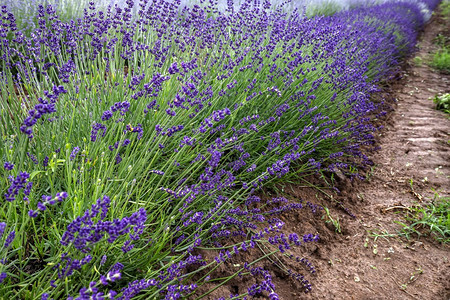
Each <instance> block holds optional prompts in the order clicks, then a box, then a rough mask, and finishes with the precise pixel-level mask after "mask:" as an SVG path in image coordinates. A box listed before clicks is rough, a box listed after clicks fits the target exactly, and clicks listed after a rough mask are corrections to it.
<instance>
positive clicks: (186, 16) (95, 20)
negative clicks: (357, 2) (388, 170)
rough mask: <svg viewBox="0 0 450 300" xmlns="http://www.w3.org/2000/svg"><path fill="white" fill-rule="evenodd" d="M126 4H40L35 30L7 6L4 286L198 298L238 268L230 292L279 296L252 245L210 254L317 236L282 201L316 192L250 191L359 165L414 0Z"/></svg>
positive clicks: (0, 46)
mask: <svg viewBox="0 0 450 300" xmlns="http://www.w3.org/2000/svg"><path fill="white" fill-rule="evenodd" d="M438 2H439V1H432V0H430V1H428V2H427V3H426V5H427V6H428V8H429V9H430V10H432V9H433V8H434V7H435V6H436V5H437V3H438ZM127 5H128V6H127V7H126V8H124V9H121V8H120V7H118V6H116V7H109V8H108V9H107V10H106V11H100V10H97V9H96V8H95V5H94V3H93V2H92V3H90V5H89V7H88V8H87V9H86V10H85V13H84V16H83V18H81V19H77V20H74V21H70V22H62V21H61V20H60V19H59V17H58V15H57V14H56V12H55V10H54V9H53V8H52V7H51V6H47V7H42V6H40V7H39V8H38V15H37V16H36V18H37V24H38V25H39V27H38V28H37V29H36V30H35V31H34V32H32V34H31V36H30V37H26V36H25V35H24V34H23V33H22V32H20V31H19V30H17V28H16V25H15V21H16V20H15V17H14V15H13V14H11V13H9V12H8V10H7V8H6V7H2V8H1V9H2V11H1V13H2V19H1V22H2V23H1V28H0V38H1V41H0V55H1V62H0V67H1V68H0V96H1V102H0V104H1V107H0V108H1V112H0V124H1V125H0V130H1V134H2V146H1V147H0V157H1V159H2V161H3V168H2V169H1V171H0V172H1V177H0V190H1V192H2V195H3V197H2V200H3V201H2V202H1V204H0V205H1V207H2V209H1V210H0V237H1V240H0V245H2V248H0V249H1V252H0V256H1V257H0V259H1V261H0V273H1V275H0V282H1V285H0V294H1V295H2V296H3V297H7V298H8V297H17V298H25V299H35V298H39V297H42V298H43V299H47V298H48V297H51V298H54V299H59V298H65V297H67V298H69V297H71V296H72V297H75V298H77V297H78V298H80V299H89V298H90V297H92V298H99V299H101V298H102V297H105V298H111V299H112V298H115V299H130V298H133V297H136V298H144V299H153V298H166V299H178V298H180V297H196V298H199V297H202V295H201V293H205V294H203V296H206V294H207V293H208V291H206V292H205V290H202V288H201V286H202V285H203V284H205V283H209V282H215V283H217V286H220V285H221V284H225V283H226V282H227V281H228V280H229V278H231V277H233V276H245V275H248V276H255V278H257V279H258V281H257V282H258V283H256V284H254V285H252V286H250V287H249V288H248V291H246V292H245V293H241V294H240V295H232V296H231V297H235V298H239V297H241V298H242V297H245V296H248V295H250V296H253V295H256V294H265V295H270V297H271V299H276V298H277V294H276V287H275V285H274V284H273V282H272V281H271V277H270V274H269V273H268V272H267V271H266V270H264V269H262V268H260V267H259V266H258V264H257V263H258V261H260V259H257V260H256V261H248V262H245V261H242V262H241V264H238V266H240V267H239V268H238V269H237V270H236V272H234V271H233V272H234V273H233V272H232V273H233V274H230V277H227V278H221V279H218V278H214V274H215V273H214V270H215V269H216V268H217V267H218V266H220V265H222V264H227V263H228V261H230V259H233V260H234V261H239V259H240V258H241V259H244V257H245V253H246V252H247V251H252V248H255V247H256V248H259V250H258V251H262V253H264V254H262V255H261V258H265V257H268V256H272V255H287V256H289V255H290V248H291V247H294V246H300V245H302V244H304V243H306V242H313V241H316V240H317V239H318V236H315V235H312V234H308V233H302V235H301V236H298V235H297V234H295V233H292V234H289V235H288V234H285V233H283V229H282V227H283V225H284V224H283V222H282V221H281V220H280V219H279V218H278V217H277V216H278V215H279V214H280V213H282V212H284V211H289V210H297V209H301V208H303V207H304V206H307V207H309V208H310V209H312V210H313V211H315V210H316V209H317V207H315V206H314V205H312V204H310V203H302V202H301V200H297V203H293V202H292V201H289V202H288V200H287V199H285V198H283V197H277V198H273V199H261V198H260V197H259V196H261V195H260V192H259V191H260V189H261V188H262V187H264V186H268V185H270V184H273V183H276V182H277V181H280V180H287V179H289V178H295V179H296V180H299V179H301V178H304V177H305V176H307V175H310V174H313V173H316V172H322V171H324V170H327V171H331V172H335V171H337V170H340V171H342V172H344V173H346V174H348V175H349V176H359V175H358V174H357V170H358V169H361V168H364V166H365V165H367V164H370V160H368V159H367V157H366V156H365V155H364V153H363V151H362V149H366V150H370V149H371V148H373V147H374V146H373V142H374V139H373V133H374V132H375V131H376V130H377V128H376V127H374V126H373V125H372V124H371V118H373V117H379V115H381V114H383V112H382V111H381V110H380V105H381V104H380V103H374V102H372V101H371V100H370V96H371V94H372V93H374V92H376V91H377V90H378V88H377V84H379V83H380V82H381V81H384V80H386V78H389V76H391V75H393V74H394V72H395V67H396V65H397V64H398V60H399V59H401V57H402V56H403V55H405V54H407V53H409V52H410V51H411V50H412V49H413V47H414V43H415V38H416V34H417V30H418V29H419V28H420V27H421V26H422V25H423V15H422V14H421V12H420V7H419V6H418V5H417V4H415V3H406V2H395V3H385V4H382V5H379V6H374V7H369V8H360V9H357V10H350V11H347V12H342V13H339V14H337V15H334V16H332V17H326V18H325V17H318V18H312V19H308V18H306V17H305V16H304V15H302V13H299V12H297V11H294V12H292V13H290V14H288V15H287V14H284V13H283V12H282V9H281V8H272V7H271V5H270V3H269V2H268V1H263V3H259V1H256V2H253V1H247V2H244V3H243V4H242V5H241V6H240V8H239V9H238V10H236V9H235V8H234V6H233V4H232V3H230V5H229V7H228V9H227V10H226V11H225V12H219V11H217V7H216V6H215V5H214V3H213V2H210V3H207V4H202V5H201V6H198V5H195V6H194V7H193V8H184V9H181V10H180V9H179V2H178V1H174V2H167V1H165V0H157V1H153V2H152V3H149V1H147V0H142V1H141V2H139V3H137V4H134V3H133V1H132V0H128V1H127ZM134 5H136V7H137V10H138V12H137V16H138V18H137V19H134V18H133V16H132V14H131V12H132V10H133V7H134ZM291 200H292V199H291ZM306 204H307V205H306ZM231 241H232V242H231ZM205 249H214V251H217V257H216V258H215V259H213V260H208V259H206V258H205V257H204V251H205ZM201 253H203V254H201ZM299 261H300V262H301V263H303V264H304V266H305V268H306V269H305V270H309V271H312V272H314V268H313V267H312V266H311V265H310V263H309V262H308V261H307V260H306V259H305V258H303V259H299ZM284 271H285V272H287V273H288V274H289V275H291V276H292V277H294V278H296V279H297V280H299V284H300V286H301V287H302V288H304V290H305V291H308V290H310V288H311V286H310V284H309V282H308V280H307V279H306V278H305V277H304V276H303V275H301V274H295V273H292V272H290V271H288V270H284ZM200 291H202V292H200ZM70 295H71V296H70ZM194 295H195V296H194Z"/></svg>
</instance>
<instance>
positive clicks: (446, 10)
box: [441, 1, 450, 20]
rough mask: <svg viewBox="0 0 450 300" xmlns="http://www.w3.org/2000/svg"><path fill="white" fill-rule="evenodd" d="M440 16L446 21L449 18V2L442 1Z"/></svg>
mask: <svg viewBox="0 0 450 300" xmlns="http://www.w3.org/2000/svg"><path fill="white" fill-rule="evenodd" d="M441 9H442V15H443V16H444V19H445V20H448V18H449V16H450V1H443V2H442V3H441Z"/></svg>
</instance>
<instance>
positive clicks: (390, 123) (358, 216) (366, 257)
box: [196, 14, 450, 300]
mask: <svg viewBox="0 0 450 300" xmlns="http://www.w3.org/2000/svg"><path fill="white" fill-rule="evenodd" d="M448 28H450V24H449V22H448V20H447V21H446V22H445V21H444V19H443V18H442V16H441V15H439V14H437V15H434V16H433V17H432V19H431V21H430V22H429V23H428V24H427V25H426V27H425V30H424V32H423V33H422V35H421V38H420V41H419V43H418V51H417V52H416V53H415V54H414V55H415V56H416V57H421V58H422V60H423V61H424V62H425V61H426V60H427V59H429V57H430V56H431V55H430V53H432V52H434V51H435V50H436V49H437V46H436V45H435V44H434V39H435V37H436V36H437V34H439V33H441V34H442V33H444V34H446V35H447V36H448ZM418 61H419V60H418V59H417V58H416V59H414V58H413V57H411V58H410V59H409V60H408V62H407V64H406V65H405V67H404V71H403V72H402V73H401V75H402V76H400V77H401V79H399V80H397V81H396V82H393V83H392V86H391V87H390V89H389V90H390V97H393V98H394V99H395V101H394V104H393V106H394V108H395V110H394V111H392V112H390V113H389V114H388V115H387V117H386V118H385V119H383V120H380V122H382V123H383V125H384V126H385V128H384V129H383V130H382V131H380V132H379V136H378V137H377V140H378V143H379V145H380V146H381V150H379V151H377V152H375V153H373V154H372V156H371V159H372V161H373V162H374V164H375V165H374V167H373V168H372V169H371V170H369V171H368V173H367V177H368V180H366V181H351V180H349V179H347V178H345V177H344V176H343V175H342V176H337V178H336V180H337V187H338V188H339V189H340V190H341V193H340V194H338V195H336V194H335V193H333V192H332V191H330V190H327V191H325V193H323V192H320V191H318V190H317V189H313V188H308V187H305V186H302V185H301V184H303V183H301V184H286V185H284V186H283V187H280V189H283V192H284V194H285V195H288V196H289V197H290V198H291V199H294V200H295V199H297V200H299V199H303V200H304V201H310V202H313V203H316V204H319V205H322V206H325V207H328V208H329V216H331V218H333V219H334V220H338V223H336V224H339V226H340V231H341V233H338V232H337V230H336V227H335V226H334V225H333V224H332V222H330V219H329V218H328V217H327V216H326V214H325V212H320V213H316V214H313V213H312V212H311V211H310V210H309V209H306V208H305V209H302V210H299V211H296V212H291V213H287V214H283V215H281V216H280V219H281V220H282V221H283V222H285V223H286V225H285V226H284V229H283V232H284V233H290V232H296V233H298V234H299V235H300V234H304V233H314V234H315V233H318V234H319V236H320V241H319V242H317V243H311V244H306V245H304V246H301V247H298V248H295V249H291V250H288V251H287V252H286V253H287V254H292V255H293V256H294V259H290V258H288V257H286V256H277V257H278V258H275V257H274V258H272V259H271V260H270V259H266V260H263V261H261V262H260V263H259V264H258V266H261V267H264V268H265V269H267V270H270V273H271V275H272V278H273V282H274V284H275V286H276V292H277V293H278V294H279V296H280V299H292V300H293V299H433V300H434V299H445V300H448V299H450V246H449V245H445V244H440V243H438V242H437V241H436V240H435V239H433V238H432V237H430V236H421V237H418V236H417V235H410V236H409V239H407V238H405V236H402V235H399V234H398V233H399V232H400V229H401V226H400V225H399V224H397V223H394V221H402V222H405V220H404V214H405V213H406V211H407V210H408V208H409V207H412V206H414V205H417V204H421V205H425V204H426V203H428V202H431V201H432V199H433V196H434V192H435V191H436V192H437V193H439V195H441V196H450V119H449V117H448V115H445V114H444V113H443V112H440V111H437V110H436V109H435V105H434V104H433V101H431V100H430V99H429V98H432V97H434V96H435V95H437V94H442V93H449V92H450V75H444V74H440V73H438V72H436V71H434V70H433V69H431V68H430V67H428V65H427V64H426V63H423V64H418V63H417V62H418ZM386 95H387V94H386ZM386 95H382V97H386ZM313 180H314V179H313ZM338 203H341V205H338ZM342 206H343V207H345V208H346V210H347V211H349V212H351V213H350V214H354V215H355V217H354V218H353V217H352V216H350V214H349V213H348V212H346V211H345V209H342ZM327 220H328V222H325V221H327ZM261 251H264V249H262V250H261ZM265 251H267V250H265ZM203 254H204V253H203ZM204 255H206V256H208V255H207V254H204ZM243 255H244V256H243ZM245 255H247V256H248V257H245ZM260 256H261V253H253V254H247V253H245V254H239V258H238V259H234V258H231V260H229V262H228V263H227V264H226V265H225V266H221V268H219V269H217V270H216V271H215V272H216V274H215V275H218V274H219V275H223V276H224V277H226V276H229V275H230V268H231V270H232V271H237V270H239V269H240V268H242V266H241V265H240V264H239V263H242V262H243V261H245V260H246V259H247V261H252V260H255V259H257V258H258V257H260ZM296 257H299V258H303V257H305V258H307V259H308V260H309V261H310V262H311V263H312V265H313V266H314V267H315V270H316V272H315V274H311V273H309V272H308V268H307V267H306V266H305V264H303V263H301V262H300V263H299V262H296V260H295V258H296ZM211 259H212V257H211ZM274 264H276V265H277V266H282V268H281V269H280V268H278V267H275V266H274ZM282 269H284V270H287V269H290V270H292V273H293V274H294V275H295V274H297V272H298V273H299V274H302V275H304V276H305V277H304V279H306V280H308V281H309V283H311V285H312V290H311V291H310V292H309V293H304V288H303V286H304V283H302V282H301V280H300V281H299V280H295V279H293V278H292V276H289V275H288V274H287V273H286V272H283V271H282ZM219 277H220V276H219ZM262 280H263V279H262V277H261V276H260V277H259V280H258V282H261V281H262ZM256 282H257V279H255V277H252V276H244V277H242V278H239V277H237V278H235V279H232V280H230V281H229V282H227V283H226V284H225V285H224V286H221V287H219V288H218V289H216V290H215V291H214V292H212V293H211V294H209V295H207V296H206V297H204V298H205V299H217V298H219V297H225V298H227V299H228V297H229V295H230V294H238V293H239V294H242V293H246V292H247V288H248V287H250V286H251V285H252V284H254V283H256ZM212 287H214V282H212V283H206V284H204V286H203V287H202V290H204V291H207V290H209V289H210V288H212ZM200 294H201V293H200ZM200 294H197V295H196V296H199V295H200ZM264 295H266V296H259V297H257V298H259V299H266V298H268V297H267V295H268V294H267V293H265V294H264Z"/></svg>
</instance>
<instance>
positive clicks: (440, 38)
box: [433, 33, 450, 47]
mask: <svg viewBox="0 0 450 300" xmlns="http://www.w3.org/2000/svg"><path fill="white" fill-rule="evenodd" d="M433 42H434V43H435V44H436V45H439V46H441V47H445V46H446V45H448V43H449V42H450V38H449V37H447V36H446V35H443V34H442V33H439V34H438V35H437V36H436V37H435V38H434V39H433Z"/></svg>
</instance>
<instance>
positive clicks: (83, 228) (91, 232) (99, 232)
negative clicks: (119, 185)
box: [61, 196, 147, 253]
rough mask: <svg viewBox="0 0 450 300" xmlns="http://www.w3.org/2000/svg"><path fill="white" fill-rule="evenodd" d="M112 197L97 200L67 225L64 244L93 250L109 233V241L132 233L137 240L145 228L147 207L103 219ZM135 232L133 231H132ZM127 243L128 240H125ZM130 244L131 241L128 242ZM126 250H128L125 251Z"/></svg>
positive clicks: (62, 241) (83, 249) (132, 237)
mask: <svg viewBox="0 0 450 300" xmlns="http://www.w3.org/2000/svg"><path fill="white" fill-rule="evenodd" d="M109 205H110V199H109V197H107V196H104V197H103V198H100V199H98V200H97V202H96V204H93V205H92V207H91V210H90V211H89V210H87V211H86V212H85V213H84V215H83V216H80V217H77V218H76V219H75V220H74V221H73V222H72V223H70V224H69V225H68V226H67V230H66V231H65V232H64V234H63V236H62V238H61V244H62V245H64V246H69V244H73V246H74V247H75V248H76V249H78V250H80V251H81V252H83V253H88V252H90V251H91V249H92V246H93V245H94V244H96V243H98V242H99V241H100V240H102V238H103V237H104V235H105V234H107V235H108V238H107V241H108V243H113V242H114V241H115V240H117V239H118V238H119V237H120V236H123V235H126V234H129V233H130V240H137V239H139V236H140V235H141V234H142V232H143V230H144V223H145V221H146V220H147V214H146V211H145V209H143V208H141V209H139V210H138V211H137V212H135V213H133V214H132V215H131V216H130V217H124V218H122V219H114V220H113V221H103V219H104V218H105V217H106V214H107V212H108V210H109ZM100 210H101V211H102V213H101V218H100V220H98V221H97V222H96V223H94V222H95V219H94V218H96V217H98V214H99V213H100ZM131 232H133V233H131ZM125 243H126V242H125ZM127 246H129V243H127ZM125 252H126V251H125Z"/></svg>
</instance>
